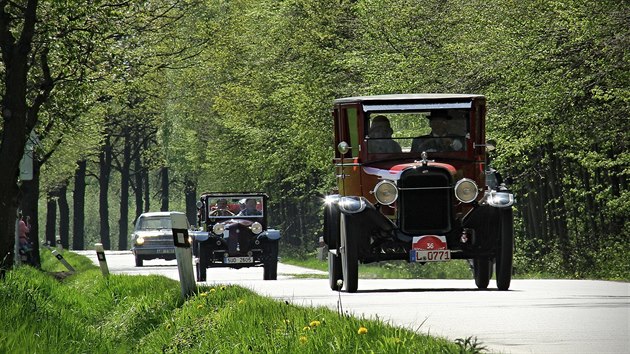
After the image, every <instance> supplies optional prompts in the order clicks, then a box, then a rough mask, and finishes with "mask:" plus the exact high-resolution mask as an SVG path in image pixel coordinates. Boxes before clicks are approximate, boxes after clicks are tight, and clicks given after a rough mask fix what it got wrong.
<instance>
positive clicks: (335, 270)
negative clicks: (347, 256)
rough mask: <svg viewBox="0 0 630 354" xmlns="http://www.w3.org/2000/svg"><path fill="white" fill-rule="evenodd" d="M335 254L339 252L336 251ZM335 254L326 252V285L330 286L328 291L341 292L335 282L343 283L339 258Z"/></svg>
mask: <svg viewBox="0 0 630 354" xmlns="http://www.w3.org/2000/svg"><path fill="white" fill-rule="evenodd" d="M337 252H339V251H338V250H337ZM337 254H338V253H337ZM337 254H335V253H333V252H330V251H329V252H328V284H329V285H330V289H331V290H334V291H339V290H341V287H340V286H339V285H338V284H337V282H338V281H339V280H341V281H342V282H343V269H342V268H341V257H339V256H338V255H337ZM342 284H343V283H342Z"/></svg>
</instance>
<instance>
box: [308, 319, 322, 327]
mask: <svg viewBox="0 0 630 354" xmlns="http://www.w3.org/2000/svg"><path fill="white" fill-rule="evenodd" d="M320 324H322V323H321V322H319V321H317V320H315V321H311V323H310V324H309V326H311V327H317V326H319V325H320Z"/></svg>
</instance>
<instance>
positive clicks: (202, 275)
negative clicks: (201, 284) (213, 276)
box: [197, 247, 208, 281]
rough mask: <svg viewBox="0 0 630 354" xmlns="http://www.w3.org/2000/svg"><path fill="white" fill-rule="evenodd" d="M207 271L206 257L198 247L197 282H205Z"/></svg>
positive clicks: (201, 248)
mask: <svg viewBox="0 0 630 354" xmlns="http://www.w3.org/2000/svg"><path fill="white" fill-rule="evenodd" d="M207 271H208V256H207V255H206V252H204V249H203V247H199V262H198V263H197V281H206V277H207Z"/></svg>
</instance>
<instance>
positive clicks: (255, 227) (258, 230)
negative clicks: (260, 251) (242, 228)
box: [249, 222, 262, 235]
mask: <svg viewBox="0 0 630 354" xmlns="http://www.w3.org/2000/svg"><path fill="white" fill-rule="evenodd" d="M249 229H250V230H252V232H253V233H254V234H255V235H258V234H259V233H261V232H262V225H261V224H260V223H259V222H255V223H253V224H252V226H250V227H249Z"/></svg>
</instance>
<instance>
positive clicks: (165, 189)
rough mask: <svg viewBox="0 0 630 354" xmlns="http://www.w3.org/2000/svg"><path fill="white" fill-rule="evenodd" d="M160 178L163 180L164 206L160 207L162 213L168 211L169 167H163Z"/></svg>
mask: <svg viewBox="0 0 630 354" xmlns="http://www.w3.org/2000/svg"><path fill="white" fill-rule="evenodd" d="M160 177H161V178H162V206H161V207H160V211H168V210H169V206H168V198H169V195H168V193H169V190H168V187H169V180H168V167H166V166H165V167H162V170H161V171H160Z"/></svg>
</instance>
